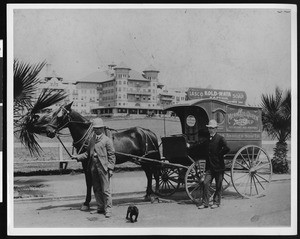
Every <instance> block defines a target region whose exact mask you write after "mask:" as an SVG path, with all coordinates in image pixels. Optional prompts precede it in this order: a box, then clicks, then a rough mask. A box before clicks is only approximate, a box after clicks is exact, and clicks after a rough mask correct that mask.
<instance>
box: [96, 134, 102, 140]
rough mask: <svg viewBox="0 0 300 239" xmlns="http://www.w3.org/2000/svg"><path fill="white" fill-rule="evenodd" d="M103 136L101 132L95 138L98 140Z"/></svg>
mask: <svg viewBox="0 0 300 239" xmlns="http://www.w3.org/2000/svg"><path fill="white" fill-rule="evenodd" d="M102 137H103V133H102V134H100V135H97V134H95V138H96V140H100V139H101V138H102Z"/></svg>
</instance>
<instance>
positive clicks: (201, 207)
mask: <svg viewBox="0 0 300 239" xmlns="http://www.w3.org/2000/svg"><path fill="white" fill-rule="evenodd" d="M204 208H208V206H205V205H203V204H202V205H200V206H198V209H204Z"/></svg>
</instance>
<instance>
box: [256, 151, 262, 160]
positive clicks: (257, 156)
mask: <svg viewBox="0 0 300 239" xmlns="http://www.w3.org/2000/svg"><path fill="white" fill-rule="evenodd" d="M261 151H262V150H261V149H259V151H258V153H257V155H256V159H258V158H259V156H260V153H261Z"/></svg>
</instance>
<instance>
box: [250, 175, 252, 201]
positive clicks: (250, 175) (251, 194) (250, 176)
mask: <svg viewBox="0 0 300 239" xmlns="http://www.w3.org/2000/svg"><path fill="white" fill-rule="evenodd" d="M250 196H252V177H251V175H250Z"/></svg>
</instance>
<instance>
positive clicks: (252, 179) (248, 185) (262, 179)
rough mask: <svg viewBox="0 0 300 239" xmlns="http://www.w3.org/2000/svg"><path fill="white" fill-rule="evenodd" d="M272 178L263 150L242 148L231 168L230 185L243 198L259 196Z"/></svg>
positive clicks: (256, 147) (253, 146)
mask: <svg viewBox="0 0 300 239" xmlns="http://www.w3.org/2000/svg"><path fill="white" fill-rule="evenodd" d="M271 178H272V163H271V160H270V158H269V156H268V154H267V153H266V152H265V150H264V149H262V148H260V147H258V146H256V145H247V146H244V147H242V148H241V149H240V150H239V151H238V152H237V153H236V155H235V156H234V158H233V161H232V166H231V181H232V185H233V187H234V188H235V190H236V191H237V193H239V194H240V195H241V196H243V197H245V198H251V197H259V196H261V195H262V194H263V193H264V192H265V190H266V189H267V187H268V186H269V184H270V182H271Z"/></svg>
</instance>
